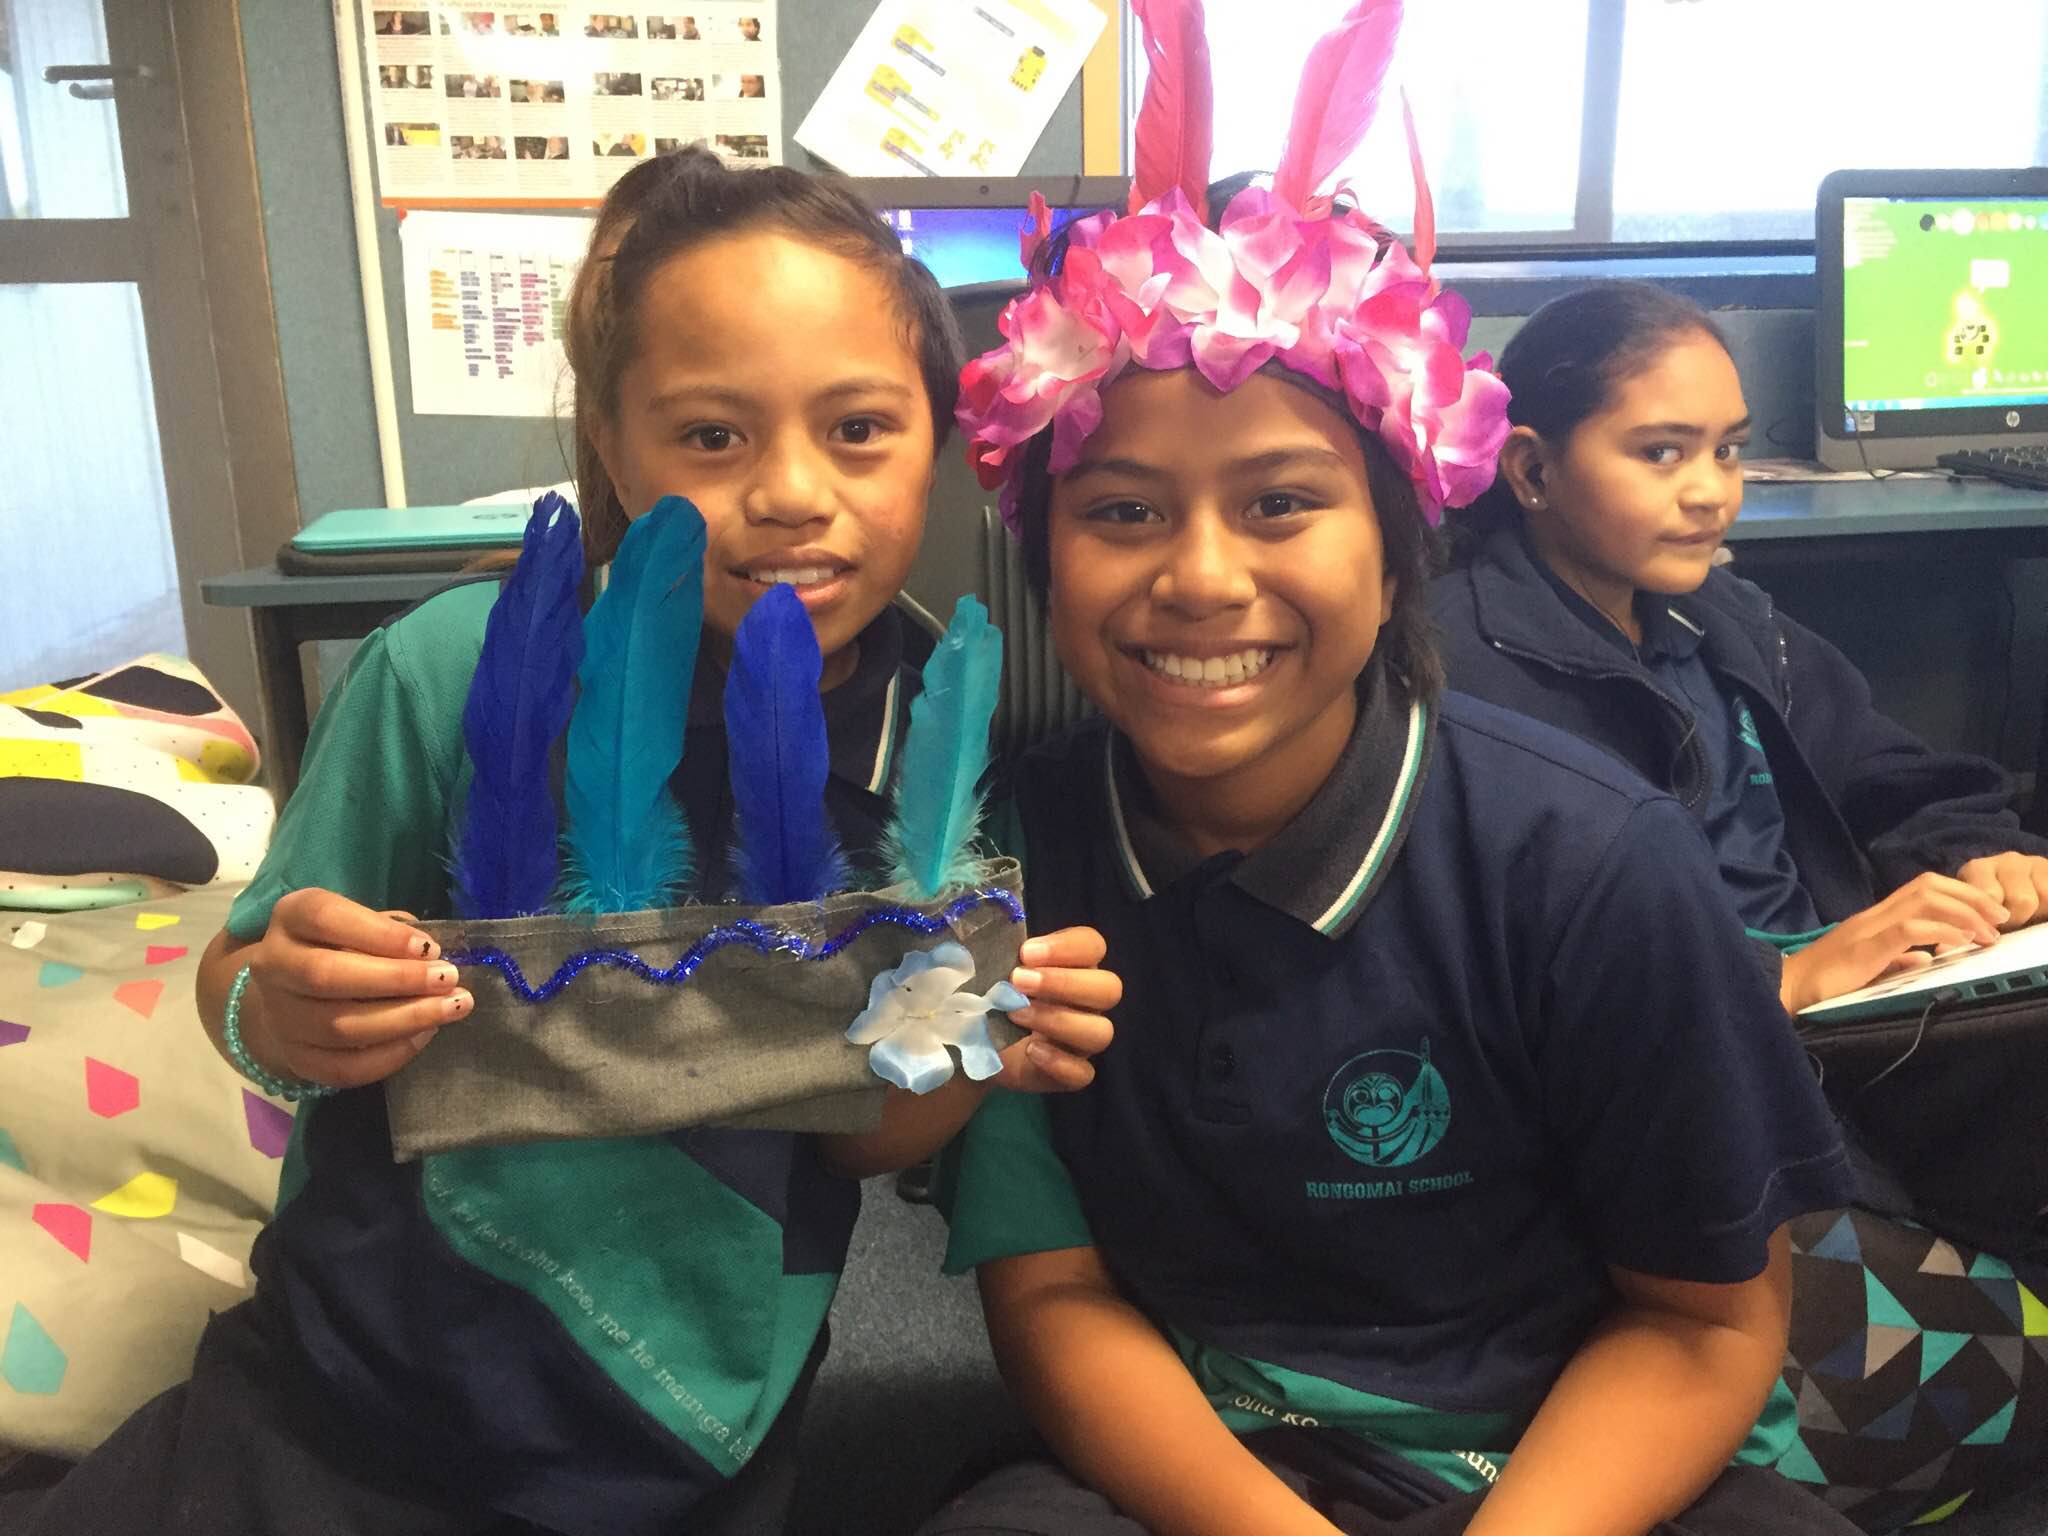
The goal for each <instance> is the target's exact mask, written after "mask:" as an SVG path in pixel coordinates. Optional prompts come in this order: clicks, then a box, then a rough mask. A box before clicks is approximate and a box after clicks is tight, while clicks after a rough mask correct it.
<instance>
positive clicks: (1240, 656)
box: [1138, 646, 1274, 688]
mask: <svg viewBox="0 0 2048 1536" xmlns="http://www.w3.org/2000/svg"><path fill="white" fill-rule="evenodd" d="M1273 656H1274V648H1273V647H1272V646H1251V647H1247V648H1246V649H1244V650H1242V651H1232V652H1230V653H1229V654H1228V655H1224V656H1182V655H1179V654H1177V653H1175V652H1173V651H1151V650H1143V649H1141V650H1139V652H1138V658H1139V659H1140V660H1141V661H1143V662H1144V663H1145V665H1146V666H1148V667H1150V668H1151V669H1152V670H1153V671H1154V672H1156V673H1158V674H1159V676H1161V677H1164V678H1167V679H1169V680H1170V681H1172V682H1176V683H1186V684H1189V685H1191V686H1193V687H1197V688H1229V687H1233V686H1235V685H1236V684H1239V683H1248V682H1250V681H1251V680H1252V679H1253V678H1255V677H1257V676H1258V675H1259V674H1260V673H1261V672H1263V671H1265V670H1266V668H1267V667H1269V666H1271V665H1272V664H1273Z"/></svg>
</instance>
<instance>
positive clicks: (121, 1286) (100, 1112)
mask: <svg viewBox="0 0 2048 1536" xmlns="http://www.w3.org/2000/svg"><path fill="white" fill-rule="evenodd" d="M233 896H234V889H233V888H232V887H227V886H213V887H209V888H207V889H205V890H199V891H192V892H189V893H186V894H183V895H179V896H176V897H172V898H170V899H168V900H164V901H158V902H151V903H148V904H146V905H141V906H127V907H121V908H116V909H107V910H102V911H93V912H73V913H64V914H53V915H49V916H44V917H34V918H32V917H29V916H27V915H25V914H14V915H12V916H9V917H6V918H4V919H0V1255H4V1256H5V1258H4V1262H0V1447H18V1448H22V1449H28V1450H36V1451H42V1452H46V1453H49V1454H54V1455H62V1456H78V1455H81V1454H83V1453H84V1452H86V1451H87V1450H90V1449H91V1448H92V1447H93V1446H95V1445H97V1444H98V1443H99V1442H100V1441H101V1440H102V1439H104V1438H105V1437H106V1436H107V1434H108V1433H109V1432H110V1431H111V1430H112V1429H113V1428H114V1427H115V1426H116V1425H118V1424H119V1423H120V1422H121V1421H122V1420H123V1419H124V1418H126V1417H127V1416H128V1415H129V1414H130V1413H131V1412H133V1411H134V1410H135V1409H136V1408H137V1407H139V1406H141V1404H143V1403H144V1402H146V1401H148V1400H149V1399H150V1398H151V1397H153V1396H155V1395H156V1394H157V1393H158V1392H161V1391H163V1390H164V1389H165V1388H166V1387H169V1386H171V1385H173V1384H174V1383H176V1382H178V1381H181V1380H183V1379H184V1377H185V1376H186V1375H187V1374H188V1373H189V1372H190V1370H191V1365H192V1349H193V1345H194V1344H195V1343H196V1342H197V1341H198V1338H199V1332H200V1329H201V1328H202V1327H203V1326H204V1325H205V1323H206V1319H207V1316H208V1314H209V1313H211V1312H216V1311H219V1310H221V1309H223V1308H226V1307H229V1306H232V1305H234V1304H235V1303H236V1302H238V1301H241V1300H242V1299H243V1298H244V1297H245V1296H246V1295H247V1294H248V1289H249V1284H250V1281H249V1275H248V1269H247V1264H248V1257H249V1246H250V1244H251V1243H252V1242H254V1240H255V1237H256V1232H257V1230H258V1228H259V1227H260V1226H261V1225H262V1224H263V1222H264V1221H265V1220H266V1219H267V1218H268V1216H269V1214H270V1209H271V1206H272V1204H273V1203H274V1202H275V1199H276V1195H277V1174H278V1166H279V1159H280V1158H281V1157H282V1155H283V1153H284V1144H285V1140H286V1138H287V1137H288V1135H289V1134H290V1130H291V1116H290V1113H289V1111H288V1110H287V1109H285V1108H284V1107H283V1106H281V1105H278V1104H275V1103H272V1102H271V1101H270V1100H268V1099H265V1098H264V1097H262V1096H261V1095H260V1094H258V1093H256V1092H255V1091H254V1090H253V1089H251V1088H250V1087H248V1085H247V1084H245V1083H243V1081H242V1080H241V1079H240V1078H239V1077H237V1076H236V1075H235V1073H234V1072H233V1070H232V1069H231V1068H229V1067H228V1065H227V1064H226V1063H225V1062H223V1061H222V1060H221V1059H220V1058H219V1056H217V1055H216V1054H215V1053H214V1050H213V1047H212V1046H211V1045H210V1044H209V1043H208V1042H207V1039H206V1036H205V1034H204V1032H203V1031H202V1030H201V1028H200V1025H199V1021H198V1018H197V1016H196V1012H195V1008H194V1004H193V996H192V985H193V973H194V971H195V970H196V969H197V966H198V961H199V954H200V951H201V950H202V949H203V948H204V947H205V945H206V943H207V941H208V940H209V939H211V938H212V936H213V934H214V933H215V932H216V931H217V930H218V929H219V928H220V926H221V923H222V921H223V920H224V919H225V918H226V916H227V909H228V903H229V901H230V900H231V899H232V898H233Z"/></svg>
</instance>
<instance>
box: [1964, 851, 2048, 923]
mask: <svg viewBox="0 0 2048 1536" xmlns="http://www.w3.org/2000/svg"><path fill="white" fill-rule="evenodd" d="M1956 878H1957V879H1958V880H1960V881H1962V882H1963V883H1964V884H1965V885H1974V886H1975V887H1977V889H1978V890H1980V891H1982V892H1983V893H1984V894H1985V895H1987V896H1989V897H1991V898H1992V899H1993V900H1994V901H1997V902H2001V903H2003V904H2004V906H2005V909H2006V911H2007V912H2009V913H2011V914H2012V915H2011V916H2010V917H2008V918H2007V919H2006V920H2005V921H2004V922H2002V923H2000V924H1999V927H2001V928H2024V927H2025V926H2026V925H2027V924H2028V923H2031V922H2033V921H2034V919H2036V918H2037V917H2040V916H2042V914H2043V910H2044V909H2048V859H2044V858H2041V857H2040V856H2039V855H2038V854H2032V853H1994V854H1991V855H1990V856H1988V857H1986V858H1982V859H1972V860H1970V862H1969V863H1967V864H1965V865H1964V866H1963V867H1962V868H1961V869H1959V870H1957V871H1956Z"/></svg>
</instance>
